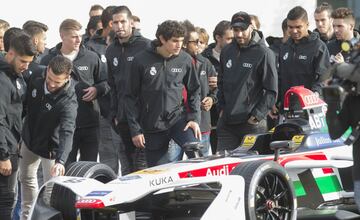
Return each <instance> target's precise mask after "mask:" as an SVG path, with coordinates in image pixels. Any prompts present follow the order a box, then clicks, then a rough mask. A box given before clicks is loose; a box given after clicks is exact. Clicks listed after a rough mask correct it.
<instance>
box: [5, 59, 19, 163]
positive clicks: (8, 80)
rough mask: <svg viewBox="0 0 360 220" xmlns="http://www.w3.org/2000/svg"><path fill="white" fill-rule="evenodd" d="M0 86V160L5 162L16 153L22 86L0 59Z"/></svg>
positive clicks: (16, 76) (10, 68) (15, 75)
mask: <svg viewBox="0 0 360 220" xmlns="http://www.w3.org/2000/svg"><path fill="white" fill-rule="evenodd" d="M0 85H1V86H0V94H1V95H0V160H7V159H8V158H9V156H10V154H17V153H18V147H17V146H18V143H19V141H20V137H21V129H22V122H21V114H22V109H23V107H22V99H21V98H22V96H23V91H24V84H23V79H22V77H19V76H18V75H17V74H16V73H15V72H14V70H13V67H12V66H11V65H10V64H8V63H7V62H6V61H5V60H4V58H0Z"/></svg>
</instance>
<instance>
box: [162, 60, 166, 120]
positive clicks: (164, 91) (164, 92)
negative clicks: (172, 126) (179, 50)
mask: <svg viewBox="0 0 360 220" xmlns="http://www.w3.org/2000/svg"><path fill="white" fill-rule="evenodd" d="M163 73H164V75H165V77H163V79H164V83H163V99H164V101H163V103H164V107H163V109H162V110H163V112H164V113H165V112H166V94H167V86H166V82H167V73H166V59H164V71H163ZM164 116H165V117H167V116H166V115H164Z"/></svg>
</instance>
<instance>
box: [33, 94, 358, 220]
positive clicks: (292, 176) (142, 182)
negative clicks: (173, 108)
mask: <svg viewBox="0 0 360 220" xmlns="http://www.w3.org/2000/svg"><path fill="white" fill-rule="evenodd" d="M284 110H285V114H284V117H283V120H281V123H280V124H279V125H278V126H276V127H275V128H274V129H273V130H272V131H269V132H267V133H263V134H251V135H247V136H245V138H244V140H243V142H242V144H241V146H239V147H238V148H237V149H235V150H234V151H232V152H225V153H224V154H221V155H213V156H209V157H204V158H202V157H200V158H194V159H189V160H184V161H179V162H175V163H170V164H165V165H160V166H156V167H152V168H148V169H145V170H141V171H138V172H135V173H132V174H129V175H126V176H122V177H118V176H116V175H115V174H114V173H113V171H112V170H111V169H110V168H109V167H107V166H106V165H104V164H99V163H95V162H78V163H74V164H72V165H71V166H70V168H69V169H68V170H67V173H66V175H67V176H64V177H57V178H54V179H52V180H50V181H49V182H48V183H47V184H45V185H44V186H43V187H42V188H41V190H40V193H39V194H38V197H37V199H36V201H35V203H34V205H33V207H32V210H31V217H30V219H31V220H43V219H44V220H45V219H47V220H48V219H52V220H55V219H59V220H60V219H65V220H73V219H74V220H75V219H82V220H84V219H86V220H95V219H96V220H102V219H108V220H110V219H111V220H112V219H121V220H123V219H129V220H135V219H142V220H145V219H154V220H165V219H172V220H178V219H184V220H186V219H202V220H210V219H214V220H215V219H216V220H230V219H234V220H235V219H236V220H241V219H248V220H249V219H250V220H255V219H263V220H290V219H296V218H298V219H301V218H303V217H304V218H305V217H307V216H315V215H317V214H319V213H321V214H322V215H324V216H330V215H332V214H334V216H336V215H337V218H346V219H352V218H356V217H359V216H358V215H357V214H355V213H352V212H347V211H342V212H340V211H338V210H340V209H344V210H346V209H347V208H348V207H352V208H353V207H355V206H354V200H353V184H352V177H351V167H352V165H353V162H352V147H351V146H347V145H344V144H343V141H344V138H340V139H338V140H331V139H330V137H329V134H328V132H327V128H326V122H325V113H326V110H327V108H326V103H324V102H323V101H322V100H321V99H320V98H318V97H317V96H316V95H315V94H314V93H312V92H311V91H310V90H307V89H305V88H303V87H293V88H291V89H290V90H289V91H288V92H287V93H286V95H285V100H284ZM188 148H193V150H195V151H196V150H197V146H196V145H189V146H188ZM52 184H54V186H53V190H52V194H51V199H50V202H46V201H47V200H46V199H44V198H45V197H46V196H45V193H44V192H45V191H46V190H45V189H46V188H47V187H50V185H52ZM339 215H340V217H339ZM325 219H330V217H329V218H326V217H325Z"/></svg>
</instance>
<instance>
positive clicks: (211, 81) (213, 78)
mask: <svg viewBox="0 0 360 220" xmlns="http://www.w3.org/2000/svg"><path fill="white" fill-rule="evenodd" d="M208 81H209V87H210V90H214V89H216V88H217V76H210V77H208Z"/></svg>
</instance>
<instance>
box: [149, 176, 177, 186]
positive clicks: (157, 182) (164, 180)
mask: <svg viewBox="0 0 360 220" xmlns="http://www.w3.org/2000/svg"><path fill="white" fill-rule="evenodd" d="M172 182H174V180H173V178H172V177H171V176H162V177H158V178H156V179H152V180H150V181H149V185H150V187H155V186H160V185H163V184H168V183H172Z"/></svg>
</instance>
